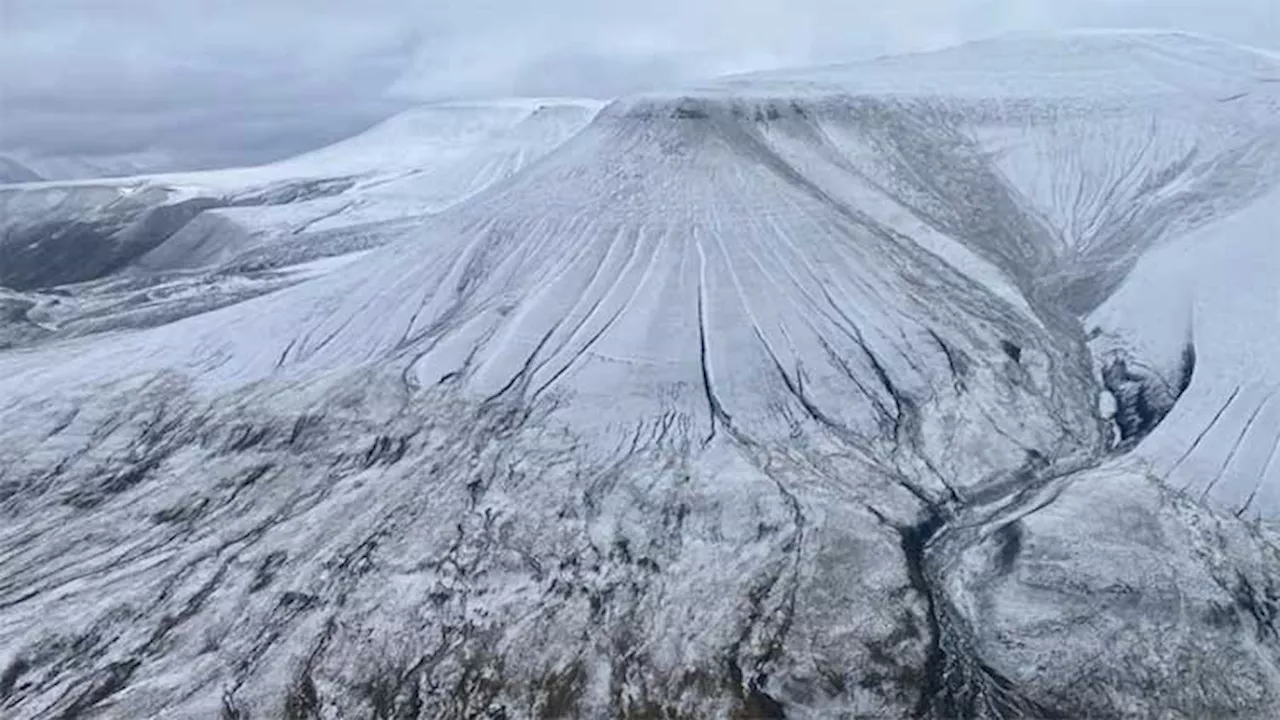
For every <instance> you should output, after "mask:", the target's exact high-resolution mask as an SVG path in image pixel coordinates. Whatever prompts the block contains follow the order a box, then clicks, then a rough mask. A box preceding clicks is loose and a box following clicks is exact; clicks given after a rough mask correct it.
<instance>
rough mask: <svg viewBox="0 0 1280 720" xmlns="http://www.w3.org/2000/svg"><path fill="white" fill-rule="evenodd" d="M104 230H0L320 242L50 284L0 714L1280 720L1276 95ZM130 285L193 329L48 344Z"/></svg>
mask: <svg viewBox="0 0 1280 720" xmlns="http://www.w3.org/2000/svg"><path fill="white" fill-rule="evenodd" d="M402 137H413V138H416V139H417V140H415V143H416V144H415V147H416V148H417V149H416V150H414V151H412V152H410V151H407V150H405V151H402V150H401V148H399V147H398V146H397V140H396V138H402ZM362 167H363V168H364V169H359V168H362ZM335 168H342V169H343V171H342V172H336V171H335V170H334V169H335ZM317 182H320V185H316V183H317ZM300 183H301V184H300ZM335 183H336V184H335ZM76 187H77V188H78V189H75V190H72V189H70V188H69V187H68V186H66V185H65V184H64V185H58V186H52V185H48V184H38V185H30V186H20V187H18V188H17V189H16V190H6V191H5V194H0V203H3V205H2V207H4V208H5V209H6V210H5V211H6V213H12V214H11V215H9V217H8V218H6V220H8V221H10V222H7V223H6V225H7V226H11V227H18V228H22V227H27V226H28V225H29V223H30V221H29V220H24V219H22V218H24V217H27V218H29V217H30V215H29V214H28V215H21V216H20V214H19V211H18V210H16V209H15V208H23V210H22V213H30V212H34V211H30V210H29V209H30V208H38V207H49V206H50V203H53V204H54V205H56V206H57V207H60V208H62V209H61V210H59V212H64V216H65V217H67V218H69V219H76V218H79V217H81V216H82V215H83V214H84V213H85V212H89V211H88V210H85V209H84V208H98V207H100V206H102V205H104V204H106V205H109V204H111V203H117V202H122V200H121V199H120V197H121V196H122V194H124V193H161V194H163V195H164V199H163V200H160V201H151V200H148V201H146V202H144V203H142V204H143V205H146V206H147V207H152V206H154V205H155V204H156V202H159V203H160V204H161V205H164V206H168V205H167V204H172V203H173V201H174V197H175V195H176V196H180V197H179V200H180V201H182V202H189V201H190V199H192V198H201V197H209V196H211V195H218V196H219V197H231V196H232V195H236V196H237V197H239V196H242V195H243V194H244V193H247V192H249V191H250V190H252V191H253V192H254V193H256V194H257V196H259V197H260V196H262V195H263V194H264V193H276V194H279V193H284V197H289V196H290V194H291V193H293V194H296V193H301V195H302V196H303V197H302V198H301V199H300V201H298V202H261V203H257V204H255V205H253V206H249V204H248V203H245V204H244V206H242V207H230V206H231V205H233V204H234V203H223V205H225V206H226V207H213V206H209V207H206V208H200V207H197V208H196V209H195V210H194V211H193V213H192V214H191V216H190V217H186V216H185V215H181V214H180V213H179V215H181V219H182V220H183V222H174V223H172V224H173V225H176V227H174V228H172V229H171V230H169V231H168V232H167V233H163V234H164V235H165V237H164V238H163V239H162V240H161V241H160V242H159V243H156V244H154V245H153V246H152V247H149V248H147V249H146V250H145V251H144V252H141V253H132V254H127V253H126V254H127V255H128V259H127V260H125V261H123V262H120V263H117V264H116V265H115V266H112V265H111V264H110V263H108V262H106V261H103V268H102V270H101V271H100V272H98V273H97V274H96V275H94V276H93V277H92V278H78V277H77V278H75V279H76V280H88V281H89V282H88V283H87V284H82V285H74V286H69V287H70V289H64V288H63V286H57V287H51V285H58V283H46V284H41V283H36V282H35V280H32V278H36V274H35V271H34V270H32V271H30V272H28V271H26V270H24V271H23V272H21V273H19V272H17V271H14V272H13V273H12V276H13V277H17V278H19V279H21V280H23V281H24V282H25V283H27V285H29V286H30V287H28V286H27V285H23V284H21V283H17V282H9V285H10V287H12V288H13V290H12V291H11V292H9V293H7V294H6V295H3V296H0V302H2V303H3V304H0V310H3V311H4V312H5V313H6V315H3V316H0V318H5V317H7V318H8V319H7V320H6V322H8V323H9V326H10V327H13V328H19V329H20V330H21V332H19V331H18V330H13V331H12V333H13V335H12V337H13V338H14V339H13V340H12V341H11V345H12V347H11V348H10V349H8V350H0V512H2V513H3V516H4V518H5V522H4V523H3V524H0V568H3V570H4V572H3V573H0V712H3V713H6V714H11V715H13V716H14V717H166V718H174V717H192V718H195V717H210V716H216V715H218V714H221V717H224V718H244V717H255V718H256V717H278V716H282V717H294V718H304V717H325V718H329V717H382V718H393V717H394V718H407V717H509V718H523V717H634V718H646V717H726V716H732V717H752V718H755V717H788V718H806V717H808V718H830V717H936V718H957V717H982V718H1006V717H1009V718H1011V717H1267V716H1271V715H1274V714H1280V635H1278V633H1277V627H1276V624H1275V623H1276V617H1277V613H1280V609H1278V606H1277V603H1280V552H1278V551H1277V548H1278V547H1280V545H1278V544H1277V543H1278V540H1277V536H1276V534H1275V524H1274V522H1275V519H1276V517H1277V515H1280V457H1277V454H1278V453H1280V450H1278V447H1280V393H1278V392H1277V390H1280V362H1277V361H1276V359H1275V358H1276V357H1277V353H1278V352H1280V347H1278V342H1277V340H1276V338H1278V337H1280V280H1278V279H1277V278H1280V238H1278V237H1277V235H1278V234H1280V61H1277V60H1276V59H1275V58H1274V57H1273V56H1270V55H1265V54H1262V53H1259V52H1255V51H1252V50H1249V49H1246V48H1239V47H1234V46H1230V45H1226V44H1224V43H1221V42H1218V41H1214V40H1210V39H1205V38H1200V37H1194V36H1186V35H1178V34H1158V33H1093V34H1073V35H1065V36H1053V37H1046V36H1019V37H1011V38H1005V39H1000V40H994V41H988V42H983V43H975V44H971V45H966V46H962V47H958V48H954V49H951V50H946V51H942V52H938V53H932V54H922V55H913V56H905V57H900V58H886V59H884V60H880V61H876V62H872V63H863V64H858V65H851V66H836V67H824V68H816V69H805V70H797V71H787V72H778V73H769V74H762V75H753V76H745V77H734V78H727V79H724V80H720V81H716V82H712V83H707V84H706V85H705V86H703V87H698V88H689V89H683V90H678V91H672V92H664V93H654V94H650V95H645V96H639V97H633V98H626V99H622V100H618V101H615V102H613V103H611V104H609V105H608V106H607V107H605V108H604V109H602V110H599V109H598V108H596V107H594V106H592V105H590V104H584V103H577V102H572V101H539V102H532V103H529V102H523V101H521V102H512V103H502V104H496V105H492V106H488V109H487V110H486V111H485V112H482V113H477V112H474V111H473V110H469V111H467V112H460V111H459V108H456V107H453V108H448V107H446V108H441V107H435V108H432V109H430V110H429V111H423V112H422V113H413V114H408V115H404V116H400V117H397V118H394V119H392V120H390V121H388V123H386V124H384V125H383V126H380V127H379V128H375V129H374V130H372V131H370V132H369V133H366V134H365V135H363V136H360V137H357V138H354V139H352V140H350V141H347V142H344V143H340V144H338V145H336V146H333V147H331V148H327V149H325V150H323V151H320V152H317V153H314V154H311V155H308V156H303V157H300V158H297V159H294V160H291V161H287V162H285V163H282V164H279V165H277V166H272V167H269V168H263V169H248V170H241V171H228V172H225V173H217V174H203V175H200V176H198V177H197V176H192V177H188V178H174V177H170V178H165V179H163V180H161V179H147V180H137V181H119V182H112V183H105V184H104V183H95V184H85V185H83V186H76ZM193 188H203V190H196V189H193ZM209 188H214V189H215V190H216V192H212V191H210V190H209ZM90 193H105V194H107V195H108V196H110V197H108V198H107V199H106V200H105V201H104V200H101V199H98V198H97V196H96V195H95V196H94V199H91V200H81V199H80V195H81V194H85V195H87V194H90ZM55 194H56V198H55ZM67 198H75V199H67ZM113 198H114V199H113ZM292 199H298V198H297V197H296V195H295V197H293V198H292ZM58 203H63V205H58ZM66 203H71V204H72V205H74V206H75V207H74V208H72V209H67V207H68V206H66ZM77 203H79V204H77ZM93 212H97V211H96V210H93ZM231 225H237V226H241V227H251V228H256V229H258V230H260V229H262V228H266V227H271V228H277V229H278V232H274V231H273V233H269V234H264V235H260V236H257V237H249V236H247V235H244V234H241V235H237V234H235V233H231V232H230V231H229V230H228V229H227V228H228V227H230V226H231ZM298 228H302V230H300V231H299V230H298ZM166 229H167V228H166ZM24 232H25V231H24ZM291 233H292V234H294V235H296V238H295V240H294V241H293V243H294V244H295V245H294V247H296V251H286V250H285V249H284V248H286V247H289V246H290V245H289V243H288V242H283V243H282V241H281V238H282V237H283V236H285V235H288V234H291ZM369 234H373V235H376V238H373V237H371V235H369ZM23 237H24V238H27V237H29V236H27V235H24V236H23ZM30 237H37V239H38V238H41V237H45V236H44V235H37V236H30ZM112 237H116V236H112ZM50 242H52V241H50ZM325 243H331V245H329V246H325V245H324V244H325ZM322 246H324V247H330V248H331V250H328V251H321V250H317V249H316V248H319V247H322ZM22 247H23V248H28V245H25V244H24V245H22ZM268 247H270V248H272V249H271V252H270V253H269V254H268V255H266V256H264V255H262V254H261V253H262V252H264V248H268ZM7 252H12V251H7ZM23 252H26V253H28V254H26V255H22V256H21V257H23V258H25V260H24V262H27V263H28V265H29V266H30V267H32V268H37V269H38V267H37V266H38V264H33V263H34V260H32V258H35V259H40V258H42V257H45V256H42V255H41V254H40V253H41V252H45V250H42V249H41V247H40V246H38V243H37V244H34V245H30V247H29V248H28V250H24V251H23ZM60 252H61V254H60V255H58V256H59V257H62V256H64V255H66V252H67V251H65V250H63V251H60ZM294 252H296V254H290V253H294ZM253 253H259V254H258V255H254V254H253ZM8 257H18V255H0V260H5V259H6V258H8ZM113 257H114V256H113ZM122 257H123V256H122ZM251 257H257V258H259V259H260V260H262V266H261V267H256V266H252V264H251V263H249V262H248V261H247V260H246V258H251ZM326 257H327V258H328V259H324V260H317V258H326ZM263 258H266V259H263ZM67 262H68V263H70V262H71V261H70V260H68V261H67ZM15 267H16V266H15ZM24 267H26V266H24ZM195 268H205V270H202V271H201V272H200V273H199V274H195V275H186V274H183V273H192V272H193V269H195ZM281 268H291V269H288V270H287V272H286V271H285V270H283V269H281ZM267 271H270V273H269V274H270V277H269V278H267V277H264V276H261V275H255V274H254V273H263V272H267ZM174 273H177V275H173V274H174ZM0 275H5V276H6V277H8V276H9V273H0ZM175 277H177V278H178V279H177V280H175V279H174V278H175ZM193 277H194V278H199V281H200V282H202V283H206V285H207V284H208V283H212V282H214V280H213V279H214V278H215V277H216V281H217V283H220V285H218V287H220V288H223V289H222V290H220V291H219V292H222V293H226V294H225V296H220V297H225V298H226V302H221V303H218V305H219V307H217V308H215V309H210V308H209V307H205V306H202V305H199V304H198V303H196V302H195V301H194V300H192V299H191V298H193V297H196V298H198V297H199V296H200V290H199V289H198V288H200V287H202V286H200V285H193V284H192V282H194V281H192V280H191V278H193ZM37 279H38V278H37ZM161 280H163V282H162V281H161ZM133 283H140V284H141V286H143V287H145V288H146V292H147V293H149V295H148V299H147V300H146V301H145V302H144V304H146V303H152V302H158V300H157V299H156V298H157V297H158V296H162V295H164V294H165V293H166V292H170V293H179V294H180V293H186V295H184V296H183V298H184V299H183V300H182V303H183V305H182V307H183V308H184V310H183V311H182V312H174V313H173V314H172V315H165V316H163V317H159V318H157V317H152V318H151V319H149V320H147V321H145V322H144V321H143V320H142V319H139V318H137V317H135V316H133V315H129V314H128V313H122V312H120V311H119V310H112V311H111V313H109V315H110V317H112V318H114V319H115V320H114V321H113V323H114V324H111V325H110V326H109V327H105V326H94V327H93V328H92V329H91V330H87V329H83V328H82V329H81V330H79V331H76V332H62V334H59V333H58V332H56V330H57V328H56V327H55V328H54V329H48V328H50V327H53V326H54V325H56V323H57V322H63V323H70V324H74V322H81V323H84V322H85V320H84V319H83V318H84V317H85V316H86V315H85V313H86V311H85V310H84V308H85V307H87V306H88V305H89V304H92V303H95V302H98V303H104V302H106V301H105V300H102V298H104V297H118V296H119V294H120V293H121V292H123V291H122V290H121V289H120V288H122V287H126V288H131V287H134V286H133V285H131V284H133ZM246 284H249V285H253V286H254V287H257V288H258V291H253V292H250V291H248V290H244V291H243V292H242V293H240V291H239V290H237V288H243V287H244V286H245V285H246ZM166 288H167V290H163V291H162V289H166ZM111 293H116V295H112V294H111ZM237 293H240V294H237ZM55 295H56V296H58V297H57V299H58V300H59V302H58V305H62V304H63V303H73V304H74V303H79V304H78V305H76V306H75V308H76V309H74V310H67V311H62V310H55V309H53V308H54V304H53V302H52V301H53V299H55V297H54V296H55ZM246 298H248V299H246ZM113 302H114V301H113ZM113 307H115V306H113ZM147 307H148V308H150V307H153V306H152V305H147ZM60 312H61V313H63V314H62V315H59V314H58V313H60ZM75 318H80V319H79V320H75ZM121 318H128V319H127V320H122V319H121ZM24 323H25V324H24ZM33 328H34V329H33ZM42 328H43V329H46V330H47V331H48V333H50V334H43V335H42V334H40V333H41V332H43V331H42V330H41V329H42Z"/></svg>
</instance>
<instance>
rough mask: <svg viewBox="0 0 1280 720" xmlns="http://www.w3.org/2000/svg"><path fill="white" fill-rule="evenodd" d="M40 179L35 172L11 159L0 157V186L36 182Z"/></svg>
mask: <svg viewBox="0 0 1280 720" xmlns="http://www.w3.org/2000/svg"><path fill="white" fill-rule="evenodd" d="M41 179H42V178H41V177H40V176H39V175H38V174H36V171H35V170H32V169H31V168H29V167H27V166H26V165H24V164H22V163H20V162H18V161H17V160H15V159H13V158H11V157H5V156H3V155H0V185H7V184H10V183H25V182H37V181H39V180H41Z"/></svg>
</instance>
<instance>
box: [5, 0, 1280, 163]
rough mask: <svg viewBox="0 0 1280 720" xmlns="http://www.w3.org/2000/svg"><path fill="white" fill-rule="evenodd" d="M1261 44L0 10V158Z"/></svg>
mask: <svg viewBox="0 0 1280 720" xmlns="http://www.w3.org/2000/svg"><path fill="white" fill-rule="evenodd" d="M1070 27H1172V28H1179V29H1186V30H1194V31H1198V32H1204V33H1208V34H1213V35H1219V36H1222V37H1224V38H1227V39H1230V40H1234V41H1237V42H1241V43H1245V44H1252V45H1257V46H1262V47H1272V48H1278V47H1280V0H894V1H893V2H887V1H885V0H627V1H625V2H622V1H619V0H344V1H339V0H0V149H10V150H12V149H13V148H15V147H16V148H25V150H26V152H27V153H28V154H41V153H43V154H60V153H61V154H74V153H88V154H93V153H98V154H110V153H129V152H136V151H141V150H147V149H151V150H156V149H159V150H163V151H166V152H169V153H171V154H178V155H183V154H185V156H186V157H187V160H188V161H189V162H190V163H196V164H210V163H218V162H233V161H245V160H256V159H261V158H263V157H267V156H273V155H285V154H289V153H291V152H295V151H297V150H300V149H305V148H306V147H311V146H315V145H318V144H321V143H323V142H326V141H327V140H329V139H334V138H337V137H341V136H343V135H345V134H349V133H351V132H354V131H355V130H358V129H359V128H360V127H361V126H364V125H368V124H370V123H372V122H374V121H375V120H376V119H377V118H379V117H381V116H384V115H385V114H387V113H389V112H392V111H393V110H394V109H395V108H396V107H397V106H399V105H400V104H402V103H405V102H410V101H413V100H414V99H424V98H436V97H457V96H486V95H512V94H526V95H551V94H554V95H593V96H601V97H608V96H612V95H616V94H621V93H625V92H629V91H633V90H637V89H643V88H646V87H652V86H657V85H662V84H665V83H672V82H678V81H680V80H684V79H691V78H697V77H705V76H709V75H716V74H722V73H726V72H735V71H743V70H752V69H762V68H767V67H774V66H780V65H797V64H804V63H806V62H830V61H836V60H840V59H857V58H864V57H868V56H871V55H876V54H882V53H886V52H894V51H903V50H916V49H925V48H930V47H937V46H941V45H946V44H950V43H954V42H958V41H962V40H966V39H973V38H979V37H984V36H989V35H993V34H998V33H1001V32H1006V31H1010V30H1041V29H1054V28H1070Z"/></svg>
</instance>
